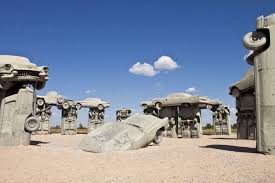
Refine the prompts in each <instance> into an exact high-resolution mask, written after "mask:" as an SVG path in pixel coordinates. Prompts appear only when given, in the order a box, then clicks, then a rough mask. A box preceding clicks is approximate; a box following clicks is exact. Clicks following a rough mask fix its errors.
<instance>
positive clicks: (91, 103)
mask: <svg viewBox="0 0 275 183" xmlns="http://www.w3.org/2000/svg"><path fill="white" fill-rule="evenodd" d="M78 103H80V104H81V105H82V107H85V108H98V109H100V110H103V109H104V108H108V107H110V106H111V105H110V103H108V102H105V101H103V100H101V99H100V98H87V99H85V100H82V101H78Z"/></svg>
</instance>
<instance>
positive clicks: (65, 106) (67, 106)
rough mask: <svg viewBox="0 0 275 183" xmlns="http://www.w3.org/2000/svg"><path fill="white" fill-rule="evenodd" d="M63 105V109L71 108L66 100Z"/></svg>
mask: <svg viewBox="0 0 275 183" xmlns="http://www.w3.org/2000/svg"><path fill="white" fill-rule="evenodd" d="M62 107H63V109H69V107H70V104H69V103H68V102H64V103H63V104H62Z"/></svg>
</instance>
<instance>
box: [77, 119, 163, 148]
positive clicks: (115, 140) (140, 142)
mask: <svg viewBox="0 0 275 183" xmlns="http://www.w3.org/2000/svg"><path fill="white" fill-rule="evenodd" d="M167 126H168V118H164V119H159V118H157V117H155V116H152V115H144V114H134V115H132V116H130V117H129V118H127V119H126V120H123V121H121V122H120V123H106V124H105V125H103V126H101V127H100V128H97V129H96V130H94V131H92V132H90V133H89V134H88V135H87V136H85V137H84V138H83V139H82V141H81V143H80V145H79V147H80V149H82V150H84V151H88V152H95V153H102V152H112V151H123V150H135V149H138V148H142V147H146V146H148V145H149V144H150V143H151V142H153V141H154V142H155V143H160V141H159V139H158V138H161V136H162V132H163V131H165V129H166V127H167ZM156 137H157V138H156Z"/></svg>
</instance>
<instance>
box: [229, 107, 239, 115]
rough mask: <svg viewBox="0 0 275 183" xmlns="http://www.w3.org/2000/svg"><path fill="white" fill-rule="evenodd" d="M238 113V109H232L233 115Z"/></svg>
mask: <svg viewBox="0 0 275 183" xmlns="http://www.w3.org/2000/svg"><path fill="white" fill-rule="evenodd" d="M236 112H238V110H237V109H236V108H230V113H231V114H234V115H235V114H236Z"/></svg>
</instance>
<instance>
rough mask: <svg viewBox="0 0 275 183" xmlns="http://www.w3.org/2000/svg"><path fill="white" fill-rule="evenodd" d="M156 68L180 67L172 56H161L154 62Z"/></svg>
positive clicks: (170, 68) (172, 68)
mask: <svg viewBox="0 0 275 183" xmlns="http://www.w3.org/2000/svg"><path fill="white" fill-rule="evenodd" d="M154 67H155V69H156V70H174V69H177V68H178V67H179V65H178V64H177V62H175V61H174V60H173V59H172V58H171V57H168V56H161V57H159V58H158V60H157V61H155V63H154Z"/></svg>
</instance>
